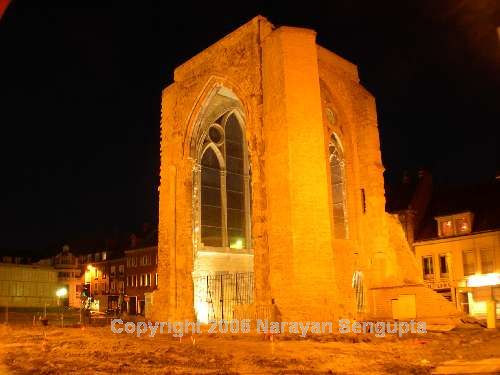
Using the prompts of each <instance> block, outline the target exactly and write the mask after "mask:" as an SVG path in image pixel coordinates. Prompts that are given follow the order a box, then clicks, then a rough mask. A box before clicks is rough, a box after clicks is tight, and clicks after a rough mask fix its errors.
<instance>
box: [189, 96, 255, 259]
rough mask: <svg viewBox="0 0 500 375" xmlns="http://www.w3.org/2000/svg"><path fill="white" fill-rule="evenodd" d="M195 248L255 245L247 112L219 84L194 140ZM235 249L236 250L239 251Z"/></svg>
mask: <svg viewBox="0 0 500 375" xmlns="http://www.w3.org/2000/svg"><path fill="white" fill-rule="evenodd" d="M189 143H190V156H191V157H192V158H193V160H194V161H195V168H194V172H193V181H194V183H193V213H194V218H193V223H194V224H193V225H194V226H193V239H194V240H193V242H194V245H195V246H194V250H195V252H196V251H199V250H207V249H208V248H210V250H212V251H213V250H215V251H217V248H218V249H224V250H223V251H227V250H229V249H231V251H237V250H240V251H241V250H243V251H244V250H250V249H251V239H250V236H251V228H250V222H251V219H250V218H251V216H250V200H251V198H250V163H249V157H248V148H247V142H246V139H245V116H244V112H243V108H242V105H241V102H240V101H239V99H238V97H237V96H236V94H234V92H233V91H232V90H231V89H229V88H227V87H225V86H217V88H216V89H215V91H213V92H212V94H211V95H210V96H209V98H208V102H206V103H205V104H204V105H203V106H202V111H201V112H200V116H199V119H198V120H197V124H196V126H195V127H194V129H193V137H192V139H191V140H190V142H189ZM233 249H234V250H233Z"/></svg>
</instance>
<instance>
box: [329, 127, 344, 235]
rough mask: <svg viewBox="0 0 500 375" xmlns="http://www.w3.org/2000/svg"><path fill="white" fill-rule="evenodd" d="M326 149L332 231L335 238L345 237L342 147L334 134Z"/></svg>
mask: <svg viewBox="0 0 500 375" xmlns="http://www.w3.org/2000/svg"><path fill="white" fill-rule="evenodd" d="M328 151H329V162H330V177H331V189H332V202H333V232H334V236H335V238H347V235H348V231H347V207H346V193H345V189H346V187H345V170H344V166H345V162H344V155H343V152H342V148H341V146H340V143H339V142H338V140H337V137H336V136H335V135H334V134H332V136H331V137H330V143H329V145H328Z"/></svg>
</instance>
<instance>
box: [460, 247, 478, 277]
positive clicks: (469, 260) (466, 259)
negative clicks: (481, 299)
mask: <svg viewBox="0 0 500 375" xmlns="http://www.w3.org/2000/svg"><path fill="white" fill-rule="evenodd" d="M462 260H463V264H464V276H468V275H473V274H474V273H475V272H476V266H475V263H476V262H475V261H474V252H473V251H472V250H467V251H463V252H462Z"/></svg>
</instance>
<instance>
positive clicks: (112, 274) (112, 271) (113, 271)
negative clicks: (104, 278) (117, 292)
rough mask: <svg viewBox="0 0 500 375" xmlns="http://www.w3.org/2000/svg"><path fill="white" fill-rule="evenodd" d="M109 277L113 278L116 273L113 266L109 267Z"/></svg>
mask: <svg viewBox="0 0 500 375" xmlns="http://www.w3.org/2000/svg"><path fill="white" fill-rule="evenodd" d="M110 273H111V277H114V276H115V273H116V267H115V266H111V272H110Z"/></svg>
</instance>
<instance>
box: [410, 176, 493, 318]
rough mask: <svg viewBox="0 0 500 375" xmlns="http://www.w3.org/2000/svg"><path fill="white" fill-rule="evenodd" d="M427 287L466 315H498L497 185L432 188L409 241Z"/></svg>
mask: <svg viewBox="0 0 500 375" xmlns="http://www.w3.org/2000/svg"><path fill="white" fill-rule="evenodd" d="M413 246H414V251H415V256H416V258H417V261H418V262H419V265H420V268H421V272H422V277H423V278H424V282H425V283H426V284H427V286H428V287H429V288H432V289H433V290H435V291H437V292H439V293H441V294H442V295H444V296H446V297H447V298H448V299H450V300H451V301H453V302H454V303H456V305H457V307H458V308H459V309H460V310H461V311H463V312H465V313H468V314H470V315H472V316H476V317H481V318H482V317H485V315H486V308H487V301H488V300H491V299H494V300H496V301H497V315H498V316H500V304H499V303H498V301H500V183H499V182H498V181H497V182H493V183H491V184H484V185H480V186H474V187H462V188H447V189H435V190H434V192H433V195H432V199H431V201H430V204H429V206H428V208H427V210H426V213H425V218H424V219H423V222H422V225H421V228H420V230H419V232H418V234H417V236H416V238H415V242H414V243H413Z"/></svg>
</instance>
